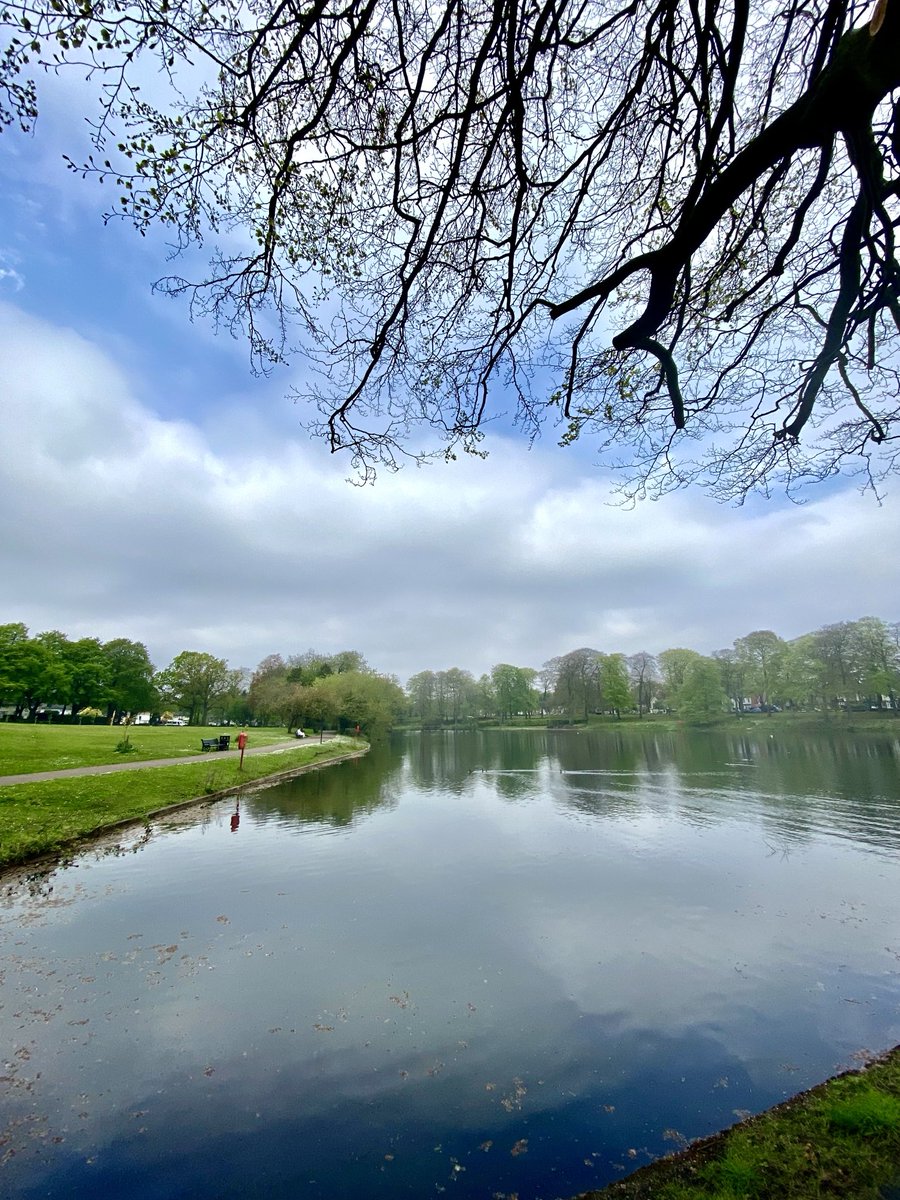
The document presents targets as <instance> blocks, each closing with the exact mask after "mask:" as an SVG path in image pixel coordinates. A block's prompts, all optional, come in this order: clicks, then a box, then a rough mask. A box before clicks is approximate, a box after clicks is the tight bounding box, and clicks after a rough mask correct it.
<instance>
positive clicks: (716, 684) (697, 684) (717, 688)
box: [678, 654, 728, 725]
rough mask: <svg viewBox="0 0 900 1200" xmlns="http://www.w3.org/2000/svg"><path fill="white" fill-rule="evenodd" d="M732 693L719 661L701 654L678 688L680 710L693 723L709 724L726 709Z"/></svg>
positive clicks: (690, 665)
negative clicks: (728, 691)
mask: <svg viewBox="0 0 900 1200" xmlns="http://www.w3.org/2000/svg"><path fill="white" fill-rule="evenodd" d="M727 704H728V697H727V696H726V695H725V689H724V688H723V687H722V683H721V676H720V674H719V666H718V664H717V663H716V662H715V661H714V660H713V659H711V658H702V657H701V656H700V655H699V654H698V655H697V657H696V658H695V659H693V660H692V661H691V662H690V663H689V664H688V666H687V669H686V670H685V673H684V680H683V682H682V684H681V688H680V689H679V692H678V712H679V715H680V716H681V717H683V718H684V720H685V721H687V722H688V723H689V724H691V725H708V724H710V723H711V722H713V721H717V720H718V719H719V718H720V717H721V716H722V715H723V713H724V712H725V709H726V706H727Z"/></svg>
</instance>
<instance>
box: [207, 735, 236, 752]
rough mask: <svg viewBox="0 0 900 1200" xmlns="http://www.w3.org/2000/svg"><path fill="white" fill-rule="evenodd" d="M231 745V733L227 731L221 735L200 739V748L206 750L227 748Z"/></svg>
mask: <svg viewBox="0 0 900 1200" xmlns="http://www.w3.org/2000/svg"><path fill="white" fill-rule="evenodd" d="M230 746H231V735H230V734H227V733H223V734H220V735H219V737H212V738H201V739H200V748H201V749H202V750H203V751H204V752H205V751H207V750H227V749H228V748H229V747H230Z"/></svg>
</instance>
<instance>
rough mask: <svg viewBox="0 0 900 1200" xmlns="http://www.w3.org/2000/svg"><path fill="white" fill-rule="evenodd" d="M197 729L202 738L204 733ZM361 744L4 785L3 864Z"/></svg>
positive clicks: (0, 797) (0, 802)
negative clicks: (242, 763)
mask: <svg viewBox="0 0 900 1200" xmlns="http://www.w3.org/2000/svg"><path fill="white" fill-rule="evenodd" d="M191 732H192V734H193V736H194V739H196V737H197V731H196V730H192V731H191ZM119 736H121V733H120V734H119ZM359 748H360V747H359V744H358V743H355V744H350V743H348V742H346V741H343V740H341V741H330V742H324V743H318V742H314V743H312V744H309V743H307V744H306V745H302V746H297V747H296V748H290V749H287V750H281V751H278V752H276V753H273V754H261V755H258V756H253V757H248V758H245V759H244V768H243V770H240V769H239V767H238V761H239V760H238V759H237V758H221V759H219V758H216V757H214V756H213V757H211V758H210V760H209V761H206V762H199V763H182V764H178V765H176V766H172V767H153V768H152V769H149V770H141V769H140V768H138V769H136V770H134V771H126V772H121V773H116V774H111V775H83V776H77V777H75V778H69V779H49V780H46V781H44V782H42V783H19V784H14V785H10V786H7V787H0V869H3V868H4V867H10V866H15V865H16V864H18V863H23V862H26V861H27V860H28V859H31V858H35V857H37V856H39V855H42V854H50V853H53V852H54V851H57V850H60V849H62V848H63V847H65V846H66V845H69V844H71V843H72V842H73V841H76V840H77V839H78V838H82V837H86V836H88V835H89V834H92V833H98V832H100V831H102V830H103V829H104V828H106V827H107V826H110V825H115V824H116V823H117V822H119V821H128V820H132V819H134V820H138V819H140V818H142V817H145V816H147V814H148V813H151V812H154V811H155V810H156V809H160V808H165V807H167V806H168V805H170V804H179V803H182V802H184V801H187V800H193V799H195V798H201V799H202V797H203V796H206V795H210V794H212V793H214V792H219V791H225V790H227V789H228V788H233V787H237V786H238V785H240V784H241V783H250V782H252V781H253V780H255V779H262V778H265V777H266V776H267V775H273V774H277V773H279V772H281V771H287V770H291V769H293V768H296V767H301V766H304V765H305V764H307V763H312V762H315V761H316V760H327V759H330V758H339V757H342V756H343V755H346V754H347V753H348V751H351V752H352V751H354V750H358V749H359ZM36 769H40V768H36Z"/></svg>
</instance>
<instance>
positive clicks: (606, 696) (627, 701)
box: [600, 654, 631, 717]
mask: <svg viewBox="0 0 900 1200" xmlns="http://www.w3.org/2000/svg"><path fill="white" fill-rule="evenodd" d="M600 695H601V698H602V704H603V707H604V709H606V710H611V711H612V712H614V713H615V715H616V716H617V717H620V716H621V715H622V709H623V708H629V707H630V705H631V682H630V680H629V678H628V666H627V664H626V662H625V655H624V654H601V655H600Z"/></svg>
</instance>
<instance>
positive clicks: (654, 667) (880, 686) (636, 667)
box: [0, 617, 900, 735]
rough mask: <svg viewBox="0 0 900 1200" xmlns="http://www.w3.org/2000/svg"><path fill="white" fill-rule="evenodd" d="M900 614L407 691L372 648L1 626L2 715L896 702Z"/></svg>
mask: <svg viewBox="0 0 900 1200" xmlns="http://www.w3.org/2000/svg"><path fill="white" fill-rule="evenodd" d="M898 695H900V622H893V623H889V622H886V621H883V620H881V619H880V618H878V617H861V618H860V619H859V620H857V621H841V622H838V623H836V624H833V625H825V626H823V627H822V628H821V629H817V630H816V631H815V632H814V633H808V634H804V635H803V636H802V637H799V638H795V639H793V640H792V641H786V640H785V639H783V638H781V637H779V636H778V634H776V633H773V632H772V631H771V630H767V629H763V630H756V631H755V632H753V633H748V634H747V635H746V636H744V637H740V638H737V639H736V641H735V642H734V644H733V645H732V646H731V647H729V648H728V649H725V650H718V651H716V653H715V654H713V655H712V656H710V657H706V656H704V655H702V654H699V653H698V652H697V651H696V650H690V649H684V648H681V647H676V648H672V649H668V650H663V651H661V652H660V653H658V654H651V653H649V652H647V651H640V652H639V653H637V654H630V655H625V654H621V653H616V652H605V651H601V650H595V649H591V648H589V647H581V648H580V649H577V650H571V651H569V652H568V653H567V654H562V655H559V656H558V657H556V658H551V659H550V660H549V661H548V662H545V663H544V665H543V666H542V667H540V668H536V667H524V666H514V665H512V664H510V663H498V664H497V665H496V666H495V667H493V669H492V670H491V671H490V672H489V673H487V674H484V675H482V676H481V677H480V678H477V679H476V678H475V676H474V675H473V674H472V673H471V672H470V671H466V670H464V669H462V668H460V667H451V668H449V669H448V670H442V671H420V672H419V673H418V674H416V675H413V677H412V678H411V679H410V680H409V682H408V683H407V685H406V689H405V690H404V689H403V688H401V686H400V684H399V682H398V681H397V680H396V679H395V678H394V677H392V676H388V675H383V674H379V673H378V672H377V671H375V670H373V668H371V667H370V666H369V665H368V664H367V662H366V660H365V659H364V657H363V656H362V654H360V653H359V651H356V650H345V651H341V652H340V653H338V654H324V653H320V652H318V651H314V650H307V651H306V652H304V653H302V654H295V655H291V656H289V657H287V658H283V657H282V656H281V655H280V654H271V655H268V656H267V657H266V658H264V659H263V660H262V662H261V663H259V665H258V666H257V668H256V670H255V671H250V670H248V669H247V668H242V667H240V668H232V667H230V666H229V665H228V662H227V661H226V660H225V659H222V658H216V657H215V656H213V655H211V654H207V653H204V652H202V651H195V650H184V651H182V652H181V653H180V654H178V655H176V657H175V658H174V659H173V660H172V662H171V663H170V664H169V665H168V666H167V667H165V668H163V669H162V670H157V669H156V668H155V667H154V665H153V663H152V662H151V661H150V658H149V655H148V653H147V649H146V647H145V646H144V644H143V643H141V642H133V641H130V640H129V639H127V638H114V639H113V640H112V641H108V642H102V641H101V640H100V639H99V638H79V639H77V640H75V641H70V640H69V638H67V637H66V635H65V634H63V633H60V632H59V631H57V630H53V631H50V632H48V633H39V634H36V635H34V636H31V635H30V634H29V632H28V629H27V627H26V626H25V625H24V624H22V623H20V622H19V623H11V624H7V625H0V711H2V713H3V715H4V716H5V717H6V718H8V719H13V720H37V719H48V718H52V719H55V720H65V719H67V720H73V721H85V720H107V721H117V720H121V719H122V718H123V717H126V716H132V717H133V716H134V715H135V714H136V713H138V712H142V713H150V714H151V715H152V717H153V718H154V719H156V718H165V717H168V716H170V715H173V714H175V713H181V714H184V715H185V716H186V717H187V718H188V719H189V720H190V722H191V723H192V724H206V723H207V722H208V721H210V720H214V721H233V722H240V723H250V722H255V723H256V724H284V725H285V726H288V727H290V726H292V725H296V726H298V727H299V726H301V725H305V726H307V727H312V728H323V727H332V726H334V727H337V728H347V727H355V726H357V725H358V726H360V728H361V729H362V730H363V731H364V732H366V733H369V734H370V735H372V734H377V733H380V732H383V731H384V730H386V729H389V728H390V727H391V726H393V725H394V724H396V723H397V721H399V720H401V719H406V720H410V721H412V722H415V723H417V724H421V725H424V726H429V725H444V724H460V723H470V722H473V721H477V720H484V719H488V720H496V721H501V722H502V721H509V720H512V719H514V718H517V717H521V716H525V717H529V716H536V715H542V716H546V717H548V719H551V720H553V719H558V720H560V721H577V720H586V719H587V718H588V716H589V715H590V714H592V713H608V714H611V715H613V716H621V715H622V714H623V713H625V712H634V713H637V714H638V715H639V716H643V715H644V714H645V713H647V712H650V711H654V710H658V709H664V710H666V711H675V712H677V713H678V714H679V715H680V716H683V717H685V718H687V719H689V720H700V721H702V720H708V719H713V718H715V717H716V716H718V715H721V714H722V713H725V712H728V711H732V712H741V711H746V710H747V709H756V710H762V711H771V710H774V709H779V708H795V709H805V710H811V709H817V710H833V709H838V708H846V707H851V708H853V707H865V708H885V709H892V710H893V709H896V708H897V703H898V701H897V697H898Z"/></svg>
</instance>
